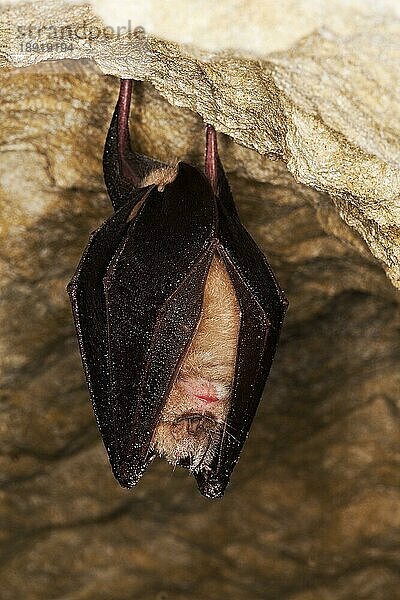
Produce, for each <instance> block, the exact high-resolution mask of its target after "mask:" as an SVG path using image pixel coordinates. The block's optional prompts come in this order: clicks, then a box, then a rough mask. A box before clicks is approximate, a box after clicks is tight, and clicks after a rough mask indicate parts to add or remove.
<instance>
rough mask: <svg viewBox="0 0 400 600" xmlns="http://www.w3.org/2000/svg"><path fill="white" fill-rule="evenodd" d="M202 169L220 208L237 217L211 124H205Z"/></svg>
mask: <svg viewBox="0 0 400 600" xmlns="http://www.w3.org/2000/svg"><path fill="white" fill-rule="evenodd" d="M204 171H205V174H206V176H207V179H208V180H209V182H210V184H211V187H212V189H213V192H214V195H215V197H216V198H217V202H218V204H219V205H220V208H223V209H225V210H226V211H227V212H228V213H229V214H230V215H231V216H235V217H238V213H237V210H236V206H235V202H234V200H233V196H232V192H231V188H230V187H229V183H228V180H227V178H226V175H225V171H224V168H223V166H222V163H221V160H220V158H219V154H218V144H217V132H216V131H215V129H214V127H213V126H212V125H206V151H205V160H204Z"/></svg>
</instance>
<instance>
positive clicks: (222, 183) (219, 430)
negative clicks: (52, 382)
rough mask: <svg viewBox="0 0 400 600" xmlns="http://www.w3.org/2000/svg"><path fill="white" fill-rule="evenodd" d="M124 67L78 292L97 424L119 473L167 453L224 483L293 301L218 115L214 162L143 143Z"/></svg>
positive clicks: (202, 485) (133, 478)
mask: <svg viewBox="0 0 400 600" xmlns="http://www.w3.org/2000/svg"><path fill="white" fill-rule="evenodd" d="M131 93H132V81H131V80H121V88H120V94H119V99H118V102H117V105H116V108H115V111H114V115H113V117H112V121H111V125H110V128H109V131H108V135H107V139H106V144H105V150H104V158H103V166H104V179H105V183H106V187H107V190H108V194H109V196H110V199H111V202H112V205H113V208H114V214H113V215H112V216H111V217H110V218H109V219H108V220H107V221H106V222H105V223H104V224H103V225H102V226H101V227H100V228H99V229H97V231H95V232H94V233H93V234H92V235H91V237H90V240H89V243H88V246H87V248H86V250H85V252H84V254H83V257H82V259H81V261H80V263H79V265H78V268H77V270H76V273H75V275H74V276H73V278H72V280H71V282H70V284H69V286H68V292H69V294H70V298H71V303H72V308H73V315H74V321H75V326H76V330H77V335H78V340H79V346H80V352H81V355H82V361H83V366H84V370H85V375H86V380H87V384H88V387H89V393H90V397H91V400H92V403H93V408H94V413H95V415H96V419H97V423H98V426H99V429H100V432H101V435H102V438H103V441H104V444H105V447H106V449H107V452H108V456H109V459H110V463H111V466H112V469H113V472H114V475H115V477H116V478H117V480H118V481H119V483H120V484H121V485H122V486H124V487H128V488H130V487H132V486H134V485H135V484H136V483H137V481H138V480H139V479H140V477H141V476H142V475H143V473H144V471H145V470H146V468H147V466H148V465H149V463H150V461H151V460H152V459H153V458H154V456H156V455H161V456H164V457H165V458H166V459H167V460H168V461H169V462H170V463H172V464H174V465H181V466H183V467H186V468H188V469H190V471H191V472H192V473H193V475H194V477H195V478H196V481H197V484H198V487H199V490H200V492H201V493H202V494H203V495H204V496H207V497H209V498H216V497H220V496H222V495H223V494H224V491H225V488H226V486H227V484H228V481H229V478H230V475H231V473H232V470H233V468H234V466H235V464H236V462H237V461H238V458H239V453H240V451H241V449H242V447H243V444H244V442H245V440H246V437H247V435H248V432H249V428H250V425H251V422H252V420H253V417H254V415H255V412H256V409H257V406H258V403H259V401H260V397H261V395H262V392H263V389H264V385H265V382H266V379H267V376H268V373H269V370H270V367H271V363H272V359H273V356H274V354H275V349H276V345H277V342H278V336H279V332H280V329H281V326H282V322H283V318H284V314H285V310H286V308H287V300H286V298H285V296H284V294H283V292H282V290H281V289H280V287H279V285H278V283H277V281H276V279H275V277H274V275H273V273H272V270H271V267H270V266H269V265H268V262H267V261H266V259H265V257H264V256H263V254H262V252H261V251H260V249H259V248H258V247H257V245H256V244H255V242H254V241H253V239H252V238H251V237H250V235H249V234H248V233H247V231H246V230H245V229H244V227H243V225H242V224H241V223H240V220H239V216H238V213H237V211H236V208H235V204H234V201H233V198H232V194H231V191H230V189H229V185H228V182H227V179H226V177H225V174H224V170H223V168H222V165H221V162H220V159H219V157H218V151H217V140H216V132H215V130H214V128H213V127H211V126H210V125H207V127H206V152H205V173H202V172H201V171H200V170H198V169H197V168H195V167H193V166H191V165H189V164H186V163H184V162H179V163H178V164H172V165H168V164H165V163H162V162H159V161H157V160H153V159H151V158H149V157H146V156H142V155H140V154H138V153H136V152H134V151H132V148H131V143H130V135H129V125H128V121H129V112H130V101H131Z"/></svg>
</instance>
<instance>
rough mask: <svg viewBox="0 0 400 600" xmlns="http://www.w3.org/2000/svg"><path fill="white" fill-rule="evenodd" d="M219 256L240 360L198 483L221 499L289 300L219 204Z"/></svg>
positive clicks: (252, 244) (235, 221)
mask: <svg viewBox="0 0 400 600" xmlns="http://www.w3.org/2000/svg"><path fill="white" fill-rule="evenodd" d="M219 224H220V242H221V246H220V247H219V249H218V251H219V252H220V254H221V256H222V258H223V259H224V262H225V265H226V268H227V270H228V273H229V276H230V277H231V280H232V282H233V285H234V288H235V291H236V295H237V298H238V301H239V305H240V310H241V323H240V332H239V345H238V354H237V356H238V358H237V364H236V373H235V380H234V384H233V390H232V397H231V409H230V412H229V415H228V419H227V422H228V429H227V430H226V431H225V432H224V434H223V436H222V438H221V443H220V448H219V452H218V453H217V454H216V456H215V459H214V461H213V463H212V465H211V469H210V471H204V472H200V473H199V474H198V475H197V477H196V479H197V483H198V486H199V489H200V491H201V493H202V494H204V495H205V496H208V497H218V496H222V495H223V493H224V490H225V488H226V486H227V484H228V481H229V477H230V475H231V473H232V470H233V468H234V466H235V464H236V463H237V461H238V459H239V454H240V451H241V449H242V447H243V444H244V442H245V440H246V438H247V435H248V432H249V429H250V425H251V423H252V420H253V418H254V415H255V413H256V410H257V407H258V404H259V401H260V398H261V395H262V393H263V389H264V386H265V383H266V380H267V377H268V373H269V370H270V367H271V364H272V360H273V357H274V354H275V350H276V346H277V343H278V337H279V332H280V329H281V326H282V322H283V318H284V314H285V310H286V308H287V301H286V299H285V297H284V295H283V292H282V291H281V289H280V288H279V286H278V284H277V282H276V280H275V277H274V276H273V274H272V271H271V268H270V267H269V265H268V263H267V261H266V259H265V257H264V255H263V254H262V252H261V251H260V249H259V248H258V247H257V245H256V244H255V242H254V241H253V239H252V238H251V237H250V235H249V234H248V233H247V231H246V230H245V229H244V227H243V226H242V225H241V224H240V222H239V221H238V219H237V218H236V217H235V216H234V217H232V216H230V214H229V213H228V212H227V211H226V210H225V209H224V207H223V206H222V205H221V210H220V213H219ZM230 434H231V435H230Z"/></svg>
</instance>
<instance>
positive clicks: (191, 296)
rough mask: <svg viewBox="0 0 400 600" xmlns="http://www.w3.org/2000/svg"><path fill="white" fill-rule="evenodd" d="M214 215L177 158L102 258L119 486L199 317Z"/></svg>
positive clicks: (130, 472)
mask: <svg viewBox="0 0 400 600" xmlns="http://www.w3.org/2000/svg"><path fill="white" fill-rule="evenodd" d="M215 221H216V205H215V199H214V196H213V194H212V191H211V188H210V186H209V184H208V182H207V180H206V179H205V177H204V175H202V174H201V173H200V172H199V171H198V170H197V169H195V168H193V167H190V166H189V165H186V164H184V163H180V164H179V168H178V175H177V177H176V179H175V181H174V182H173V183H171V184H169V185H167V186H166V187H165V190H164V191H163V192H159V191H157V189H154V190H153V191H152V193H151V194H150V195H149V197H148V198H147V199H146V202H145V203H144V204H143V206H142V208H141V209H140V211H139V213H138V215H137V217H136V219H135V220H134V221H133V222H132V223H131V225H130V226H129V230H128V231H127V233H126V235H125V237H124V239H123V241H122V242H121V243H120V245H119V248H118V250H117V252H116V253H115V255H114V258H113V260H112V261H111V263H110V264H109V267H108V270H107V273H106V276H105V279H104V287H105V300H106V307H105V312H106V320H107V332H108V333H107V335H108V371H109V376H110V403H111V413H112V414H111V416H110V415H109V413H107V415H108V416H107V418H110V420H111V423H112V426H111V427H112V429H113V431H114V432H115V435H114V439H115V445H113V446H112V447H111V448H109V457H110V462H111V465H112V468H113V471H114V474H115V476H116V478H117V479H118V481H119V482H120V484H121V485H123V486H125V487H131V486H133V485H135V483H136V482H137V481H138V479H139V478H140V477H141V475H142V474H143V472H144V471H145V469H146V467H147V464H148V462H149V460H150V458H151V454H150V451H149V448H150V444H151V440H152V436H153V433H154V429H155V427H156V425H157V422H158V419H159V416H160V412H161V410H162V408H163V405H164V403H165V400H166V398H167V395H168V393H169V391H170V389H171V387H172V385H173V381H174V377H175V376H176V374H177V372H178V369H179V365H180V363H181V361H182V360H183V357H184V355H185V352H186V349H187V348H188V345H189V343H190V341H191V339H192V337H193V333H194V330H195V328H196V326H197V323H198V321H199V318H200V313H201V306H202V299H203V291H204V285H205V281H206V277H207V273H208V269H209V266H210V263H211V259H212V255H213V253H214V252H215V247H216V243H217V240H216V238H215V227H216V225H215Z"/></svg>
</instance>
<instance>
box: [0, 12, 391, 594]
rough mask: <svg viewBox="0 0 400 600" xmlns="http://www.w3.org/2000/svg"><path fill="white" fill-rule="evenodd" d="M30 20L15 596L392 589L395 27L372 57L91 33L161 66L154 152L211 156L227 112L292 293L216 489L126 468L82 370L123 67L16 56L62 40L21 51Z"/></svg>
mask: <svg viewBox="0 0 400 600" xmlns="http://www.w3.org/2000/svg"><path fill="white" fill-rule="evenodd" d="M35 10H38V9H35ZM74 10H82V9H74ZM68 15H69V18H72V17H74V12H73V10H71V9H70V12H69V13H68ZM392 26H393V27H395V24H392ZM386 33H387V32H386V30H385V29H384V28H382V30H381V35H386ZM0 35H3V36H4V35H5V34H4V27H3V29H1V27H0ZM377 35H378V34H377ZM361 38H362V36H361ZM361 38H360V39H357V40H353V41H351V40H348V47H351V46H352V47H355V46H356V45H357V44H361V41H362V40H361ZM3 39H4V37H3ZM11 39H12V36H11V34H10V38H9V41H8V42H7V48H8V50H7V52H5V51H4V53H3V55H4V57H5V58H4V60H3V67H7V69H5V70H4V72H3V73H2V74H1V100H2V101H1V103H0V148H1V160H0V225H1V230H2V232H1V245H0V277H1V282H0V289H1V304H0V320H1V346H0V360H1V394H2V399H1V402H2V411H1V414H0V437H1V446H0V451H1V459H0V461H1V462H0V474H1V475H0V477H1V486H2V491H1V504H0V510H1V513H0V515H1V516H0V523H1V526H2V531H1V538H0V539H1V554H0V580H1V596H2V598H4V599H5V600H19V599H24V600H26V599H29V600H30V599H32V600H47V599H50V598H51V599H55V598H57V599H60V600H61V599H63V600H67V599H68V600H89V599H90V600H125V599H126V600H128V599H129V600H131V599H132V598H135V599H136V598H140V599H141V600H142V599H143V600H150V599H151V600H154V599H157V600H162V599H164V600H169V599H170V600H189V599H190V600H192V599H194V600H205V599H207V600H220V599H221V598H225V597H226V598H232V599H233V600H258V599H260V600H277V599H279V600H281V599H282V600H286V599H287V600H392V599H394V598H396V597H397V595H398V589H399V586H400V575H399V562H400V548H399V535H400V476H399V472H400V471H399V462H400V455H399V437H400V436H399V431H400V428H399V420H400V402H399V389H400V370H399V355H400V342H399V325H400V315H399V309H398V293H397V292H396V290H395V288H394V287H393V285H392V284H391V283H390V281H389V280H388V279H387V278H386V276H385V274H384V271H383V270H382V268H381V265H380V264H379V263H378V261H377V260H376V258H374V256H373V254H372V253H371V250H372V251H373V253H375V254H376V255H379V258H381V260H382V261H383V263H384V264H386V268H387V270H388V272H389V273H390V275H391V277H392V280H393V282H395V280H396V272H397V271H396V269H397V266H396V265H397V263H396V260H397V258H396V239H398V229H397V228H396V215H395V210H396V204H395V193H396V190H398V187H397V188H396V185H395V183H396V181H397V179H396V178H398V171H397V170H396V169H397V167H396V161H397V164H398V147H397V149H396V143H397V142H396V132H395V128H396V127H398V122H399V121H398V120H396V118H395V114H396V110H397V111H398V107H397V106H396V105H395V86H394V85H393V84H391V83H387V85H386V87H385V90H386V91H384V90H383V88H381V91H380V93H379V100H380V102H381V104H380V105H379V106H381V108H379V109H378V108H377V107H378V104H377V103H376V102H375V103H374V98H375V99H376V97H377V95H378V91H377V90H376V86H377V85H378V82H379V81H383V79H384V78H385V77H386V75H385V73H387V69H393V71H391V72H392V73H394V70H395V67H394V64H395V61H394V56H395V54H396V53H397V52H398V49H397V46H396V44H395V43H393V45H392V53H391V54H390V53H389V56H388V58H387V60H385V61H384V64H382V65H380V66H379V68H378V66H377V64H378V63H376V64H375V66H374V68H371V67H370V65H368V69H369V70H368V74H365V73H366V72H365V70H363V69H362V68H361V67H360V64H361V62H362V61H365V62H364V64H365V69H367V63H368V60H367V58H366V57H367V55H366V54H365V53H362V52H354V54H353V55H352V57H353V58H352V60H350V59H349V58H348V55H347V54H346V52H347V50H346V47H344V46H342V50H341V51H340V50H339V49H338V46H334V44H335V40H330V39H329V37H328V38H326V37H325V38H324V37H323V36H321V35H319V34H315V36H313V37H312V38H309V39H308V40H305V41H304V42H303V43H302V44H301V45H300V46H298V47H297V48H294V49H293V50H292V51H291V52H288V53H287V54H285V55H283V54H281V55H279V56H276V57H274V58H271V57H269V59H268V61H265V62H251V63H248V62H245V61H243V60H242V59H236V58H235V59H231V58H228V57H225V58H222V59H221V58H219V59H218V60H217V61H216V62H214V63H204V62H201V61H200V59H199V58H196V59H194V58H190V57H188V56H186V55H184V54H183V53H181V52H180V51H178V49H177V48H176V47H175V46H173V45H171V44H166V43H159V42H156V41H150V42H149V41H145V40H143V39H142V38H136V41H134V42H133V43H130V44H128V43H127V42H125V41H124V40H123V39H120V40H117V41H115V42H111V41H104V40H103V42H102V43H103V51H100V50H99V49H98V48H97V44H96V45H94V46H93V48H92V49H91V50H90V53H92V54H93V53H97V54H96V61H97V63H98V65H99V66H100V67H101V68H103V69H104V70H106V71H109V72H113V73H121V74H122V71H121V70H120V69H121V68H122V67H120V66H118V64H122V63H123V65H124V67H123V68H124V72H123V74H125V75H128V74H131V75H136V76H141V77H142V78H146V79H148V80H149V81H151V82H152V83H153V84H154V86H155V87H156V88H158V90H159V91H157V90H156V89H155V87H154V86H153V85H151V84H150V83H146V84H143V83H142V84H139V85H137V87H136V90H135V96H134V113H133V118H132V127H133V135H134V139H135V140H136V144H137V148H139V149H140V150H141V151H143V152H145V153H147V154H150V155H154V156H156V157H159V158H161V159H166V158H168V157H171V156H172V157H177V158H182V159H186V160H190V161H191V162H194V163H198V164H201V160H202V153H203V134H202V131H203V130H202V119H201V117H200V116H199V115H198V114H196V113H199V114H200V115H202V116H205V117H206V118H207V119H208V120H210V121H211V122H213V123H215V124H216V125H217V126H218V128H219V130H220V131H224V132H226V133H228V134H229V135H230V137H228V136H221V137H220V146H221V155H222V159H223V161H224V164H225V165H226V167H227V170H228V172H229V179H230V182H231V184H232V188H233V190H234V193H235V196H236V198H237V201H238V206H239V210H240V213H241V215H242V217H243V220H244V222H245V223H246V224H247V226H248V228H249V230H250V231H251V233H252V234H253V236H254V237H255V238H256V239H257V241H258V242H259V243H260V245H261V246H262V247H263V249H264V250H265V252H266V254H267V256H268V257H269V259H270V262H271V264H272V265H273V267H274V270H275V271H276V273H277V275H278V278H279V280H280V282H281V284H282V286H283V288H284V289H285V291H286V293H287V295H288V297H289V299H290V310H289V313H288V317H287V321H286V326H285V328H284V331H283V335H282V339H281V344H280V347H279V351H278V355H277V357H276V360H275V363H274V367H273V371H272V374H271V378H270V382H269V384H268V386H267V389H266V394H265V401H264V402H263V403H262V404H261V406H260V410H259V412H258V414H257V417H256V420H255V422H254V425H253V428H252V431H251V434H250V437H249V440H248V442H247V444H246V447H245V449H244V452H243V454H242V458H241V460H240V462H239V464H238V466H237V468H236V471H235V473H234V475H233V477H232V482H231V485H230V487H229V488H228V491H227V494H226V496H225V498H224V499H223V500H221V501H215V502H210V501H207V500H206V499H204V498H202V497H201V496H200V495H199V494H198V492H197V490H196V489H195V484H194V481H193V479H192V478H191V477H190V476H189V475H188V474H187V472H186V471H184V470H176V471H175V472H172V470H171V468H170V467H169V466H168V465H167V464H166V463H164V462H161V461H158V462H156V463H155V464H154V465H153V466H152V467H151V468H150V470H149V471H148V473H147V474H146V476H145V477H144V478H143V479H142V481H141V482H140V484H139V485H138V487H137V488H136V489H135V490H133V491H126V490H122V489H120V488H119V487H118V486H117V484H116V482H115V481H114V479H113V478H112V475H111V472H110V469H109V466H108V464H107V460H106V457H105V452H104V449H103V447H102V445H101V442H100V439H99V435H98V433H97V430H96V426H95V423H94V418H93V415H92V412H91V408H90V405H89V401H88V397H87V391H86V386H85V383H84V381H83V374H82V370H81V365H80V359H79V356H78V351H77V345H76V340H75V337H74V331H73V325H72V319H71V314H70V308H69V305H68V299H67V296H66V292H65V285H66V283H67V281H68V280H69V278H70V277H71V275H72V273H73V270H74V268H75V265H76V262H77V260H78V258H79V256H80V254H81V251H82V249H83V247H84V246H85V243H86V240H87V237H88V234H89V232H90V231H92V230H93V229H94V228H95V227H96V226H97V225H98V224H99V223H101V221H102V220H103V219H104V218H105V217H106V216H107V215H109V214H110V213H111V209H110V206H109V204H108V201H107V198H106V194H105V191H104V184H103V180H102V174H101V155H102V145H103V142H104V137H105V133H106V129H107V127H108V123H109V119H110V117H111V114H112V110H113V105H114V102H115V99H116V95H117V89H118V82H117V80H116V79H115V78H113V77H109V76H107V77H106V76H104V75H103V74H101V72H100V70H99V68H98V67H95V66H94V65H93V62H89V61H81V62H76V61H75V62H74V61H65V62H63V63H43V64H41V65H37V66H34V67H30V68H29V69H16V68H14V69H12V68H10V63H13V62H14V63H17V62H19V64H23V61H26V62H27V61H28V60H29V61H30V62H33V61H35V60H38V59H40V60H41V59H43V58H45V56H42V55H40V56H38V54H34V53H33V54H30V55H29V56H27V54H28V53H25V55H24V56H21V55H17V53H14V54H13V53H12V51H11V50H10V47H11V46H10V44H11ZM143 44H146V45H147V47H148V48H149V52H150V54H149V55H146V56H147V59H146V60H142V61H140V60H139V57H140V50H141V49H143ZM121 45H122V46H121ZM113 48H114V50H113ZM120 48H123V49H124V50H121V49H120ZM313 48H314V49H313ZM334 48H335V49H334ZM373 48H374V40H370V41H369V44H368V52H370V54H369V55H368V56H371V60H375V58H374V56H373ZM318 49H319V50H320V51H321V52H322V56H324V57H325V59H326V60H325V59H324V61H321V60H319V58H318V57H319V54H318V52H317V50H318ZM3 50H4V45H3ZM79 52H81V50H79ZM79 52H78V51H77V54H79ZM113 52H115V55H113ZM131 56H132V57H133V58H132V57H131ZM346 57H347V58H346ZM392 58H393V62H391V60H392ZM101 61H103V62H101ZM304 61H305V62H304ZM341 61H342V62H341ZM343 61H345V65H346V66H344V64H343ZM346 61H347V62H346ZM352 61H353V62H352ZM354 61H355V62H354ZM353 63H354V64H353ZM166 64H167V65H168V68H169V71H168V72H167V71H166V70H165V65H166ZM305 64H307V65H308V68H307V69H305V66H304V65H305ZM7 65H8V66H7ZM290 65H292V66H293V65H295V68H290ZM391 65H392V66H391ZM245 66H246V68H245ZM353 68H354V70H353V71H351V69H353ZM396 68H397V67H396ZM171 70H173V73H172V72H171ZM351 72H353V74H355V73H358V75H357V78H358V79H357V81H358V84H357V86H356V87H354V88H353V87H351V86H352V85H353V78H352V76H351ZM371 72H372V74H373V77H374V78H375V79H371V77H372V76H371ZM327 73H328V75H327ZM364 74H365V77H364ZM354 76H355V75H354ZM211 81H212V82H213V84H212V85H211V83H210V82H211ZM393 81H394V80H393ZM278 82H279V86H278ZM307 82H309V84H308V83H307ZM312 82H314V84H313V83H312ZM374 82H375V83H374ZM362 85H364V86H366V87H365V88H362ZM313 86H314V87H313ZM324 86H327V88H328V89H329V92H328V91H327V89H325V91H324ZM369 86H371V87H369ZM356 89H359V90H361V89H364V91H365V93H366V96H364V95H363V94H362V93H361V92H360V96H359V97H358V96H357V97H356V96H355V92H356ZM305 90H307V94H306V93H305ZM369 91H370V92H371V94H372V92H373V93H374V94H375V95H374V96H372V95H371V94H369ZM163 96H166V97H167V98H168V99H169V100H171V101H173V103H175V104H176V105H177V106H173V105H171V104H170V103H168V102H167V101H166V100H165V98H164V97H163ZM365 98H367V99H368V102H369V103H370V104H368V102H367V100H365ZM363 99H364V100H365V103H364V104H363ZM385 102H386V104H385V106H384V107H383V103H385ZM390 103H392V104H390ZM178 105H179V106H181V107H182V106H184V107H188V108H192V109H195V110H194V111H190V110H187V108H179V107H178ZM339 106H340V107H341V110H339ZM389 106H391V109H390V110H391V113H390V114H389V111H388V107H389ZM266 107H267V108H268V112H267V111H266ZM349 107H350V108H349ZM368 107H369V108H368ZM346 110H347V112H346ZM391 116H392V117H391ZM392 118H393V120H392ZM374 123H375V124H374ZM377 123H379V126H377V125H376V124H377ZM232 138H234V139H235V140H237V141H239V142H240V143H241V144H242V145H238V144H236V143H235V142H234V141H233V140H232ZM245 146H247V147H245ZM250 146H251V147H253V148H255V149H257V150H259V151H260V152H262V153H264V156H261V155H260V154H258V153H257V152H255V151H254V150H251V149H250ZM322 148H324V151H322ZM335 149H336V150H335ZM396 153H397V154H396ZM268 155H269V156H275V157H280V158H281V159H282V160H274V161H272V160H270V159H269V158H268ZM324 156H325V159H324ZM286 161H287V163H286ZM324 161H325V162H324ZM285 163H286V164H285ZM365 164H367V165H368V169H367V170H364V171H363V170H362V166H363V165H365ZM288 169H289V170H288ZM289 171H291V172H292V173H294V174H295V176H296V180H295V179H294V178H293V176H292V175H291V173H290V172H289ZM304 184H307V185H304ZM397 185H398V184H397ZM377 189H379V194H380V195H379V197H378V196H377V195H376V194H377V192H376V190H377ZM374 190H375V191H374ZM327 192H329V195H328V193H327ZM347 223H350V224H351V225H352V226H353V227H352V228H351V227H349V226H348V224H347ZM360 234H361V235H360ZM397 251H398V249H397Z"/></svg>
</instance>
